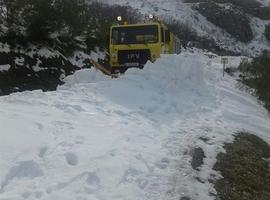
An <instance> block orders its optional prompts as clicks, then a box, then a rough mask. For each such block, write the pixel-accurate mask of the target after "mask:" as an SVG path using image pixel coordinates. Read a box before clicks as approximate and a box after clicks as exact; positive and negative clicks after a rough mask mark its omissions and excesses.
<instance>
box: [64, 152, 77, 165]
mask: <svg viewBox="0 0 270 200" xmlns="http://www.w3.org/2000/svg"><path fill="white" fill-rule="evenodd" d="M65 158H66V162H67V164H69V165H71V166H76V165H78V163H79V159H78V156H77V155H76V154H75V153H73V152H68V153H66V154H65Z"/></svg>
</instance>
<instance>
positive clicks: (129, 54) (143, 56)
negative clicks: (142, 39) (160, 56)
mask: <svg viewBox="0 0 270 200" xmlns="http://www.w3.org/2000/svg"><path fill="white" fill-rule="evenodd" d="M150 59H151V56H150V51H149V49H141V50H119V51H118V62H119V64H126V63H138V64H140V65H144V64H145V63H146V62H147V61H148V60H150Z"/></svg>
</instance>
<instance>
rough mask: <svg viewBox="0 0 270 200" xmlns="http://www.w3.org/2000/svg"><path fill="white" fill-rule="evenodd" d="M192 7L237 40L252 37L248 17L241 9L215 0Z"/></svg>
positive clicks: (246, 40)
mask: <svg viewBox="0 0 270 200" xmlns="http://www.w3.org/2000/svg"><path fill="white" fill-rule="evenodd" d="M194 8H195V9H197V10H198V11H199V12H200V13H201V14H202V15H203V16H205V17H206V18H207V19H208V20H209V21H210V22H212V23H213V24H215V25H216V26H219V27H221V28H223V29H225V30H226V31H227V32H228V33H230V34H231V35H232V36H234V37H235V38H236V39H238V40H239V41H241V42H249V41H251V40H252V39H253V32H252V29H251V27H250V24H249V23H250V21H249V18H248V17H247V16H246V15H245V14H244V13H243V12H242V11H241V10H238V9H236V8H233V7H232V6H230V7H224V6H222V5H219V4H217V3H215V2H207V3H199V4H198V5H196V6H195V7H194Z"/></svg>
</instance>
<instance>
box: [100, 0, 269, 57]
mask: <svg viewBox="0 0 270 200" xmlns="http://www.w3.org/2000/svg"><path fill="white" fill-rule="evenodd" d="M99 1H100V2H104V3H108V4H112V5H114V4H120V5H129V6H131V7H133V8H136V9H138V11H139V12H141V13H143V14H149V13H153V14H155V15H157V16H160V17H161V18H163V19H167V18H173V19H176V20H178V21H180V22H182V23H184V24H187V25H188V26H190V28H191V29H193V30H194V31H195V32H196V33H197V34H198V35H200V36H203V37H207V38H212V39H214V40H215V41H216V43H217V45H218V46H220V47H221V48H223V49H224V50H228V51H233V52H236V53H239V54H242V55H243V54H245V55H250V56H256V55H258V54H260V53H261V52H262V51H263V50H265V49H268V50H270V42H269V41H267V39H266V38H265V35H264V30H265V25H267V24H270V14H269V13H270V1H269V0H261V1H260V2H261V4H260V3H259V2H257V1H256V0H250V1H248V2H246V1H241V0H217V1H211V0H147V1H146V0H138V1H128V0H99ZM239 2H240V3H239ZM249 2H251V3H250V4H249ZM254 2H255V3H254ZM198 5H200V7H199V8H200V9H199V10H198V9H196V8H198ZM206 5H207V6H206ZM213 5H214V6H213ZM253 5H255V6H254V10H248V9H246V7H245V6H253ZM262 7H264V8H262ZM203 11H206V12H203ZM215 13H217V14H218V15H216V16H215ZM263 13H264V14H263ZM227 14H228V16H227ZM239 14H240V15H239ZM260 14H261V15H260ZM233 15H235V18H232V20H231V21H229V18H230V17H232V16H233ZM208 16H209V17H210V16H211V17H213V20H211V19H210V18H208ZM222 18H224V21H222ZM243 18H246V21H243ZM220 20H221V21H220ZM227 20H228V21H227ZM226 23H228V25H226ZM245 26H248V28H249V27H250V31H251V34H253V36H252V35H251V36H249V38H248V41H245V39H244V38H243V39H241V37H240V38H239V37H238V36H239V35H241V34H243V33H244V34H246V32H247V30H245V29H244V27H245ZM236 29H237V30H236ZM232 34H233V35H232ZM244 37H245V36H244ZM244 41H245V42H244Z"/></svg>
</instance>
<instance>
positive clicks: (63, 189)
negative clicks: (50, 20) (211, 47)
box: [0, 52, 270, 200]
mask: <svg viewBox="0 0 270 200" xmlns="http://www.w3.org/2000/svg"><path fill="white" fill-rule="evenodd" d="M218 62H219V59H217V58H214V59H210V58H208V57H207V56H205V55H203V54H202V53H199V52H198V53H188V52H184V53H182V54H181V55H166V56H162V58H161V59H160V60H158V61H157V62H156V63H147V65H146V66H145V69H143V70H139V69H130V70H128V72H127V74H125V75H124V76H121V77H120V78H119V79H111V78H108V77H105V76H104V75H102V74H101V73H100V72H98V71H95V70H94V69H91V70H81V71H78V72H76V73H75V74H74V75H73V76H69V77H67V78H66V79H65V81H66V84H65V85H63V86H60V87H59V88H58V90H57V91H56V92H47V93H43V92H41V91H33V92H23V93H16V94H12V95H10V96H6V97H1V98H0V113H1V114H0V127H1V129H0V137H1V140H0V151H1V158H0V169H1V170H0V199H9V200H13V199H14V200H15V199H16V200H18V199H43V200H49V199H67V200H69V199H70V200H74V199H89V200H102V199H112V200H120V199H123V200H124V199H125V200H126V199H129V200H138V199H148V200H150V199H153V200H154V199H155V200H163V199H166V200H179V198H181V197H190V198H192V199H198V200H199V199H203V200H207V199H214V197H213V194H215V190H214V189H213V186H212V184H211V183H209V182H208V179H209V178H212V179H213V178H218V176H219V174H218V173H217V172H215V171H213V170H212V166H213V164H214V163H215V156H216V155H217V153H218V152H220V151H223V148H222V145H223V144H224V142H227V141H230V140H231V139H232V135H233V134H234V133H235V132H236V131H238V130H247V131H250V132H254V133H256V134H258V135H260V136H261V137H263V138H264V139H265V140H267V141H268V142H269V141H270V137H269V135H267V133H269V131H270V124H269V117H268V115H267V112H266V110H264V109H263V108H262V107H261V106H260V105H259V104H258V103H257V101H256V99H255V98H253V97H252V96H250V95H249V94H246V93H245V92H242V91H240V90H239V89H237V87H235V85H236V83H237V82H236V81H235V80H234V78H232V77H227V76H226V77H224V78H223V77H222V66H221V65H220V64H219V63H218ZM237 64H239V63H236V64H235V65H237ZM15 125H16V126H15ZM195 147H201V148H203V149H204V151H205V154H206V158H205V159H204V164H203V166H201V168H200V171H197V170H193V169H192V167H191V165H190V160H191V155H192V151H193V149H194V148H195ZM198 180H200V181H198Z"/></svg>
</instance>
